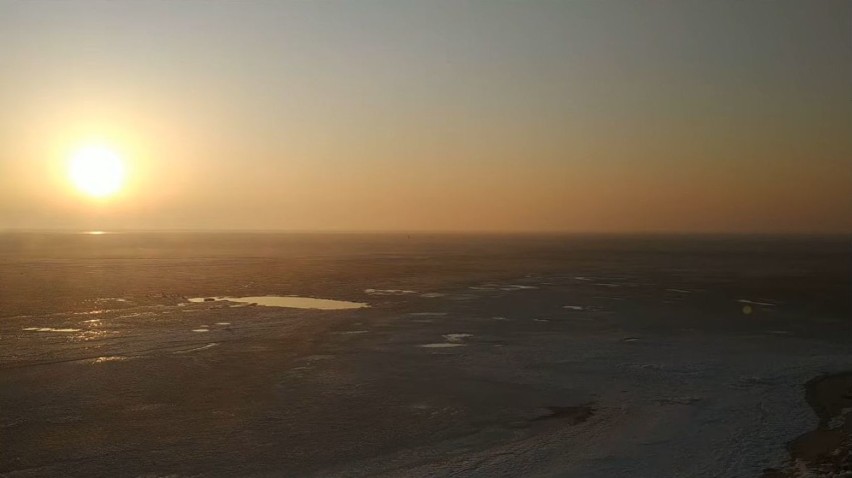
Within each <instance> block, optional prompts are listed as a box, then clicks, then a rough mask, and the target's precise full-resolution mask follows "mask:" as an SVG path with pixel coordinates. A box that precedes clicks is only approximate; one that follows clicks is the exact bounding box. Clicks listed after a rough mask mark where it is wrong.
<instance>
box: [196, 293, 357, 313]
mask: <svg viewBox="0 0 852 478" xmlns="http://www.w3.org/2000/svg"><path fill="white" fill-rule="evenodd" d="M189 301H190V302H221V301H228V302H237V303H240V304H257V305H262V306H265V307H289V308H293V309H322V310H341V309H360V308H363V307H369V305H368V304H365V303H362V302H349V301H345V300H331V299H315V298H313V297H296V296H275V295H267V296H260V297H216V298H215V299H214V300H207V298H205V297H194V298H191V299H189Z"/></svg>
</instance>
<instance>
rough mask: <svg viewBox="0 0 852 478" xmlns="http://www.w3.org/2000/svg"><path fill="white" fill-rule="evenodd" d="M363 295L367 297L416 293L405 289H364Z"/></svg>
mask: <svg viewBox="0 0 852 478" xmlns="http://www.w3.org/2000/svg"><path fill="white" fill-rule="evenodd" d="M364 293H365V294H369V295H407V294H416V293H417V292H416V291H413V290H406V289H364Z"/></svg>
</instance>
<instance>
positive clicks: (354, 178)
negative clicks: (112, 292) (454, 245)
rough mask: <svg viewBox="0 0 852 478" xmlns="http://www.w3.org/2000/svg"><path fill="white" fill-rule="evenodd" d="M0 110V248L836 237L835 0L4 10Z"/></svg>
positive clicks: (849, 69) (840, 117) (850, 111)
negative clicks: (34, 240) (27, 240)
mask: <svg viewBox="0 0 852 478" xmlns="http://www.w3.org/2000/svg"><path fill="white" fill-rule="evenodd" d="M0 105H2V109H0V229H8V228H38V229H42V228H63V229H116V228H141V229H175V228H177V229H196V228H197V229H282V230H365V231H366V230H369V231H376V230H397V231H398V230H403V231H418V230H445V231H573V232H583V231H588V232H805V233H812V232H852V2H850V1H847V0H839V1H830V0H820V1H806V0H797V1H748V2H746V1H732V2H725V1H668V2H667V1H635V0H625V1H614V0H600V1H599V0H588V1H567V0H566V1H552V2H550V1H548V2H545V1H538V2H536V1H523V2H522V1H514V2H509V1H497V0H494V1H455V0H453V1H432V0H430V1H426V0H423V1H407V0H388V1H369V0H359V1H355V0H351V1H312V2H308V1H301V2H296V1H293V2H286V1H230V2H225V1H198V2H194V1H180V2H173V1H144V2H143V1H139V2H127V1H105V2H100V1H74V0H69V1H62V2H59V1H55V2H54V1H37V0H21V1H10V0H0ZM91 140H99V141H103V142H106V143H109V144H111V145H113V146H114V148H115V149H117V150H118V151H120V152H121V153H122V154H123V156H124V157H125V158H126V160H127V162H128V167H129V168H130V177H129V183H128V185H127V188H126V190H125V191H124V192H123V193H122V194H120V195H119V196H117V197H115V198H112V199H111V200H109V201H102V202H96V201H91V200H87V199H85V198H83V197H81V196H80V195H78V194H75V193H74V192H73V190H72V188H71V187H70V186H69V185H68V180H67V178H66V174H65V170H64V168H65V162H66V160H67V157H68V155H69V154H70V153H71V152H72V151H73V150H74V148H75V147H77V146H79V145H81V144H85V143H86V142H87V141H91Z"/></svg>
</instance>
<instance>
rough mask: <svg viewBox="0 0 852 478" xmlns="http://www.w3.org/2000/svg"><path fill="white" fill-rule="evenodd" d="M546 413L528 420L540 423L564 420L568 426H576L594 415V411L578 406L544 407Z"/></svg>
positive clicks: (587, 407)
mask: <svg viewBox="0 0 852 478" xmlns="http://www.w3.org/2000/svg"><path fill="white" fill-rule="evenodd" d="M546 408H547V410H548V412H547V413H545V414H543V415H539V416H537V417H535V418H533V419H531V420H530V422H541V421H545V420H565V421H566V422H568V423H569V424H570V425H577V424H580V423H583V422H585V421H586V420H588V419H589V418H591V417H592V415H594V414H595V409H594V408H592V407H590V406H588V405H578V406H573V407H560V406H553V407H546Z"/></svg>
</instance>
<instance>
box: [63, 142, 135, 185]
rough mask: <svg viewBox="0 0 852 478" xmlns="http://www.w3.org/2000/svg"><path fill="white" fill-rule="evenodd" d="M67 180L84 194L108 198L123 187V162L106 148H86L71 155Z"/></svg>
mask: <svg viewBox="0 0 852 478" xmlns="http://www.w3.org/2000/svg"><path fill="white" fill-rule="evenodd" d="M68 178H69V179H70V180H71V182H72V183H73V184H74V186H75V187H76V188H77V189H78V190H80V191H81V192H82V193H84V194H87V195H89V196H92V197H95V198H105V197H109V196H112V195H114V194H116V193H117V192H119V191H120V190H121V188H122V186H123V185H124V179H125V168H124V161H122V159H121V156H119V155H118V154H117V153H116V152H115V151H113V150H111V149H109V148H108V147H105V146H87V147H84V148H81V149H79V150H77V151H76V152H75V153H74V154H72V155H71V158H70V161H69V163H68Z"/></svg>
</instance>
